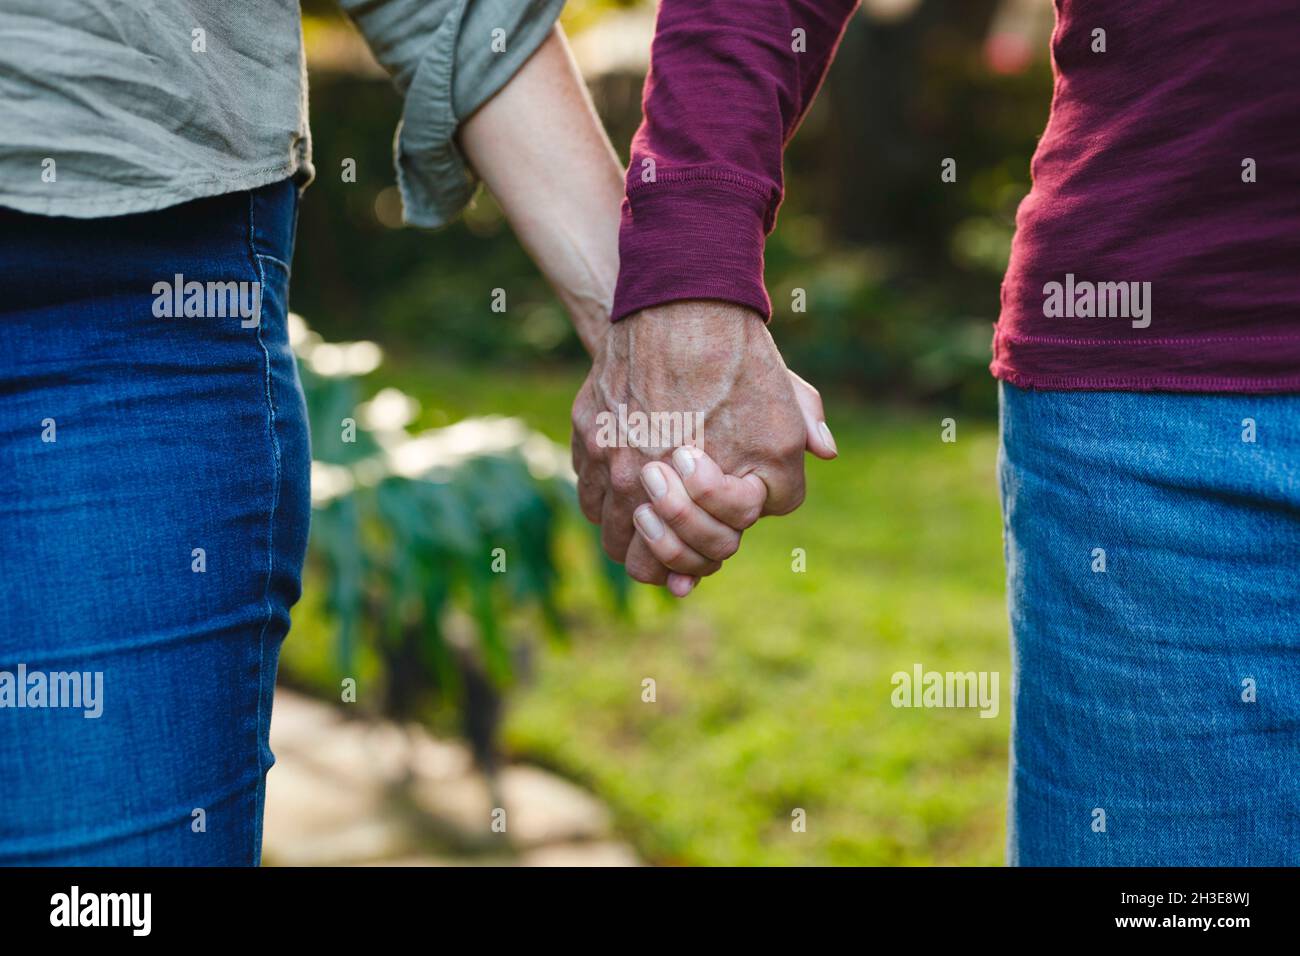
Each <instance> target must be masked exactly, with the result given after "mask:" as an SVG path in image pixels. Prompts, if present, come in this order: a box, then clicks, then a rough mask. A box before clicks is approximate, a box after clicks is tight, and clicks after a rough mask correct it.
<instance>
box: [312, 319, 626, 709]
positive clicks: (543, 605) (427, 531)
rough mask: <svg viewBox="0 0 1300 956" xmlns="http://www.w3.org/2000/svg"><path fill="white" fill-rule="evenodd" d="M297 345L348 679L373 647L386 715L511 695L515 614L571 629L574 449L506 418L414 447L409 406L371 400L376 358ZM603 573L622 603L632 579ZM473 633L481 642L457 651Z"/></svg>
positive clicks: (423, 436)
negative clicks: (472, 696) (367, 388)
mask: <svg viewBox="0 0 1300 956" xmlns="http://www.w3.org/2000/svg"><path fill="white" fill-rule="evenodd" d="M293 338H294V348H295V351H296V353H297V354H298V357H299V374H300V376H301V378H302V382H303V390H304V392H305V394H306V398H307V408H308V414H309V418H310V421H311V437H312V452H313V466H312V471H313V475H312V483H313V514H312V533H311V539H310V551H309V570H308V575H309V577H310V578H311V580H312V583H313V585H314V587H315V588H317V589H319V590H320V592H321V593H322V594H323V599H322V604H321V607H320V609H321V610H322V611H323V612H324V614H325V616H326V617H327V619H328V621H329V622H330V625H331V627H332V629H333V630H334V633H335V636H336V644H335V647H336V652H337V659H336V667H337V672H338V673H342V674H352V675H355V674H356V673H357V672H358V663H359V662H358V654H359V651H360V649H361V648H362V647H363V646H364V648H365V649H366V650H367V651H368V652H369V653H370V654H371V655H372V657H373V660H374V661H375V662H376V663H377V664H378V667H379V671H380V673H379V675H378V676H379V678H380V680H381V683H382V686H383V694H382V701H383V703H382V707H381V708H379V709H381V710H382V711H383V712H385V713H386V714H388V715H389V716H394V717H409V716H412V715H415V714H417V713H420V712H422V711H423V710H425V709H427V707H428V705H429V704H430V703H431V702H432V700H433V698H434V696H435V695H442V696H444V697H449V698H451V700H452V702H453V703H461V701H460V697H461V695H462V693H463V692H464V690H465V687H464V684H465V681H466V679H467V678H469V679H471V680H472V679H476V678H481V679H483V680H484V681H486V682H487V683H488V684H490V685H492V686H495V687H499V686H502V685H504V684H505V683H507V682H508V681H509V680H510V679H511V676H512V673H513V667H512V654H511V648H510V645H509V641H508V638H507V624H506V621H507V619H508V618H509V617H511V616H517V615H518V613H519V611H520V609H524V608H533V609H535V610H536V611H537V612H538V617H539V618H540V622H541V623H542V624H543V625H544V627H545V629H546V630H548V631H549V632H550V633H552V634H555V635H559V634H562V633H563V630H564V628H563V623H562V619H561V616H560V614H559V610H558V607H557V602H556V589H557V585H558V578H559V565H558V564H557V562H556V560H555V558H554V555H553V550H554V543H555V526H556V521H557V518H558V516H559V515H560V514H562V513H564V512H566V511H569V512H573V511H576V510H577V500H576V495H575V492H574V488H573V484H572V481H571V479H570V478H569V476H568V473H567V471H566V459H567V452H566V451H565V450H564V449H562V448H560V447H559V446H557V445H555V444H554V443H553V442H551V441H549V440H548V439H546V438H544V437H543V436H541V435H538V434H536V433H534V432H532V431H530V430H529V429H528V428H527V427H526V426H524V425H523V423H522V422H520V421H519V420H517V419H508V418H501V417H487V418H472V419H466V420H464V421H461V422H458V423H456V424H455V425H451V426H448V427H445V428H441V429H430V430H428V431H424V432H421V433H418V434H410V433H408V431H407V425H408V423H409V422H410V421H411V420H412V418H413V417H414V416H415V414H416V412H417V410H418V405H419V403H418V402H417V401H416V400H414V399H412V398H411V397H410V396H408V395H405V394H404V393H402V392H401V391H399V390H397V389H395V388H391V387H389V388H386V389H383V390H382V391H380V392H379V393H378V394H376V395H375V396H373V397H372V398H371V399H370V400H369V401H368V402H365V403H361V402H359V401H358V400H359V398H360V382H361V378H360V376H361V375H363V374H367V373H369V372H371V371H373V369H374V367H375V366H376V364H377V363H378V361H379V350H378V349H377V347H375V346H374V345H373V344H372V343H369V342H354V343H327V342H324V341H323V340H322V339H321V338H320V336H319V335H318V334H316V333H314V332H312V331H310V330H308V329H307V328H306V327H305V325H304V324H303V323H302V322H301V320H299V319H297V317H295V323H294V332H293ZM589 541H590V543H591V546H592V548H593V550H599V548H598V543H597V541H596V539H595V537H594V535H592V536H589ZM602 558H603V554H602ZM602 567H604V568H605V570H606V580H607V581H608V582H609V584H610V585H611V586H612V587H613V589H614V593H615V595H616V597H617V598H618V599H619V600H620V601H621V600H622V598H623V596H624V595H625V593H626V580H627V579H626V577H625V576H624V575H623V574H622V573H621V569H616V568H615V566H613V565H612V564H609V563H608V562H603V561H602ZM507 572H508V573H507ZM457 610H459V611H460V612H461V613H460V614H459V615H457V614H456V613H454V612H456V611H457ZM456 627H459V629H460V633H459V635H458V634H454V633H450V632H449V628H453V629H454V628H456ZM466 634H469V635H472V636H473V638H474V642H473V643H472V644H467V643H466V642H465V641H464V640H462V641H461V642H460V643H459V644H458V643H457V642H456V640H455V639H454V638H455V637H457V636H460V637H462V638H463V637H464V636H465V635H466ZM370 699H371V700H374V699H375V698H373V697H371V698H370Z"/></svg>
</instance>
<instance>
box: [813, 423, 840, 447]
mask: <svg viewBox="0 0 1300 956" xmlns="http://www.w3.org/2000/svg"><path fill="white" fill-rule="evenodd" d="M817 431H818V433H819V434H820V435H821V436H822V441H823V442H824V443H825V444H826V445H828V446H829V447H830V450H831V451H833V452H835V454H837V455H838V454H839V453H840V450H839V449H838V448H836V447H835V436H834V435H832V434H831V430H830V427H829V426H828V425H827V424H826V423H825V422H818V423H817Z"/></svg>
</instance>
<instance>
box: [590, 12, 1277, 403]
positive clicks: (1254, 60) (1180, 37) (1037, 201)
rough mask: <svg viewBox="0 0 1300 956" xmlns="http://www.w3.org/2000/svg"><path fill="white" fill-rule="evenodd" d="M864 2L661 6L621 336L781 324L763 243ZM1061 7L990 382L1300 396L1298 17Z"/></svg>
mask: <svg viewBox="0 0 1300 956" xmlns="http://www.w3.org/2000/svg"><path fill="white" fill-rule="evenodd" d="M855 6H856V4H855V3H854V2H850V0H820V2H818V0H661V5H660V11H659V21H658V28H657V32H656V36H655V41H654V47H653V51H652V66H651V71H650V75H649V77H648V78H647V80H646V87H645V97H644V103H643V106H644V113H645V119H644V122H643V123H642V126H641V128H640V130H639V131H638V132H637V135H636V138H635V139H634V140H633V144H632V161H631V165H630V166H629V169H628V178H627V197H626V199H625V201H624V204H623V221H622V227H621V233H620V241H619V251H620V256H621V260H622V267H621V271H620V274H619V280H618V287H617V291H616V294H615V302H614V314H613V318H614V319H616V320H617V319H620V318H623V317H625V316H627V315H629V314H631V313H633V312H636V311H637V310H639V309H643V308H646V307H649V306H653V305H658V304H662V303H664V302H669V301H674V300H679V299H722V300H727V301H731V302H735V303H738V304H741V305H745V306H748V307H750V308H752V309H754V310H755V311H756V312H759V313H760V314H762V315H763V316H764V317H766V316H768V315H770V303H769V300H768V297H767V293H766V291H765V290H764V286H763V279H762V271H763V242H764V239H765V238H766V236H767V234H768V233H769V232H770V231H771V228H772V226H773V224H774V221H775V217H776V210H777V207H778V206H779V205H780V201H781V195H782V192H781V190H782V178H781V157H782V152H783V148H784V145H785V143H786V141H787V140H788V139H789V137H790V136H791V135H792V134H793V131H794V129H795V128H796V127H797V125H798V123H799V120H800V119H801V118H802V116H803V115H804V113H805V111H806V110H807V108H808V106H809V105H810V104H811V102H812V99H813V96H814V95H815V94H816V91H817V89H818V87H819V85H820V83H821V80H822V77H823V75H824V73H825V71H826V68H827V67H828V65H829V63H830V61H831V58H832V56H833V54H834V51H835V47H836V45H837V43H838V42H839V37H840V35H841V34H842V32H843V29H844V25H845V23H846V22H847V19H848V17H849V16H850V14H851V13H852V11H853V9H854V7H855ZM1056 7H1057V26H1056V31H1055V33H1054V35H1053V38H1052V59H1053V66H1054V70H1055V74H1056V85H1055V90H1054V93H1053V98H1052V112H1051V118H1050V120H1049V122H1048V126H1047V129H1046V131H1045V132H1044V134H1043V138H1042V140H1041V141H1040V144H1039V147H1038V150H1037V152H1036V154H1035V156H1034V159H1033V164H1032V167H1031V170H1032V174H1033V189H1032V190H1031V192H1030V194H1029V196H1028V197H1027V198H1026V199H1025V201H1024V203H1022V205H1021V208H1020V210H1019V213H1018V215H1017V222H1016V227H1017V228H1016V237H1015V241H1014V243H1013V247H1012V256H1011V263H1010V266H1009V268H1008V271H1007V275H1006V278H1005V281H1004V283H1003V288H1002V311H1001V315H1000V317H999V320H998V324H997V328H996V331H995V335H994V358H993V363H992V366H991V368H992V371H993V373H994V374H995V375H997V376H998V377H999V378H1002V379H1005V380H1007V381H1010V382H1013V383H1015V384H1018V385H1023V386H1032V387H1039V388H1049V389H1085V388H1090V389H1138V390H1142V389H1146V390H1151V389H1164V390H1176V391H1235V392H1283V391H1300V13H1298V12H1297V10H1296V6H1295V2H1294V0H1237V2H1235V3H1231V4H1225V3H1211V2H1204V3H1187V2H1185V0H1142V2H1141V3H1135V2H1133V0H1088V2H1086V3H1085V2H1082V0H1057V4H1056ZM1099 31H1100V32H1099ZM958 158H959V157H958ZM959 159H960V158H959ZM935 168H936V175H938V169H939V166H938V164H937V162H936V167H935Z"/></svg>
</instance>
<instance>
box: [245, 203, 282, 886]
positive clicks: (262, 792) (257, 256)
mask: <svg viewBox="0 0 1300 956" xmlns="http://www.w3.org/2000/svg"><path fill="white" fill-rule="evenodd" d="M255 206H256V196H255V194H254V193H252V192H250V193H249V194H248V249H249V252H250V254H251V255H252V261H253V266H254V268H255V269H256V270H257V278H258V282H259V283H260V285H259V288H260V289H261V297H262V302H261V303H259V309H258V316H259V319H258V323H257V344H258V346H259V347H260V348H261V350H262V357H263V359H264V360H265V363H266V366H265V367H266V374H265V385H266V412H267V429H268V432H269V437H270V439H271V458H272V462H273V465H274V469H273V474H274V480H273V483H272V487H271V511H270V515H269V516H268V518H267V525H266V584H265V585H264V586H263V589H262V603H263V604H265V605H266V619H265V620H264V621H263V622H262V630H261V633H260V634H259V635H258V638H257V731H256V739H255V740H254V750H255V751H256V752H257V790H256V794H257V796H256V798H255V800H254V805H253V846H252V859H251V860H250V861H249V862H250V865H252V866H256V865H257V864H258V862H259V858H260V856H261V846H262V814H263V811H264V807H265V802H266V779H265V772H266V768H263V766H262V730H263V726H262V725H263V720H264V719H266V716H265V715H264V714H263V713H262V702H263V700H264V699H265V688H264V687H263V682H264V681H265V680H266V629H267V628H268V627H270V626H271V619H272V617H274V615H275V610H274V608H272V606H271V578H272V575H273V574H274V571H275V514H276V510H277V509H278V507H279V504H280V443H279V439H277V438H276V434H275V397H274V394H273V390H272V386H271V353H270V350H269V349H267V347H266V342H265V341H264V340H263V339H262V321H261V318H262V317H263V316H264V315H265V312H264V310H263V309H262V308H261V306H262V305H263V304H264V303H265V301H266V270H265V269H263V267H262V255H261V253H259V252H258V251H257V222H256V214H255V212H254V209H255ZM272 258H273V257H272ZM268 732H269V729H268Z"/></svg>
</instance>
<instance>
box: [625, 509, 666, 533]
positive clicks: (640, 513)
mask: <svg viewBox="0 0 1300 956" xmlns="http://www.w3.org/2000/svg"><path fill="white" fill-rule="evenodd" d="M632 520H633V521H635V522H636V526H637V527H638V528H640V529H641V533H642V534H643V535H645V536H646V537H647V538H649V539H650V540H651V541H658V540H659V536H660V535H662V534H663V533H664V526H663V524H662V523H661V522H660V521H659V516H658V515H657V514H655V510H654V509H653V508H651V507H650V506H649V505H642V506H641V507H640V508H637V509H636V511H635V512H633V514H632Z"/></svg>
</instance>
